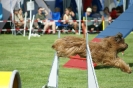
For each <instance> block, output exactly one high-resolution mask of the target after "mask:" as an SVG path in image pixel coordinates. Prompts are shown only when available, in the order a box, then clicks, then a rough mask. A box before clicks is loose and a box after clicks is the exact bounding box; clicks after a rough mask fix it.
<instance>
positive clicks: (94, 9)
mask: <svg viewBox="0 0 133 88" xmlns="http://www.w3.org/2000/svg"><path fill="white" fill-rule="evenodd" d="M90 16H91V17H93V18H97V19H101V14H100V13H99V11H98V10H97V6H96V5H93V6H92V13H91V15H90Z"/></svg>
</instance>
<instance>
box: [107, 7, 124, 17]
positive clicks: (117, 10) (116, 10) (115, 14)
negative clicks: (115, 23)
mask: <svg viewBox="0 0 133 88" xmlns="http://www.w3.org/2000/svg"><path fill="white" fill-rule="evenodd" d="M120 14H121V11H120V7H117V8H112V11H111V13H110V16H111V17H112V19H116V18H117V17H118V16H119V15H120Z"/></svg>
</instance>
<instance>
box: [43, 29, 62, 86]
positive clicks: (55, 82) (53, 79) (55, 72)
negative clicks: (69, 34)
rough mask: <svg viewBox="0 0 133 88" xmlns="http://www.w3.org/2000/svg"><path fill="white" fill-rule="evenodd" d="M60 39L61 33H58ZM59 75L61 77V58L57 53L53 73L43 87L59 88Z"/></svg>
mask: <svg viewBox="0 0 133 88" xmlns="http://www.w3.org/2000/svg"><path fill="white" fill-rule="evenodd" d="M58 38H60V31H58ZM58 75H59V57H58V56H57V53H56V52H55V56H54V60H53V64H52V68H51V72H50V74H49V78H48V83H47V84H46V85H44V86H42V88H58Z"/></svg>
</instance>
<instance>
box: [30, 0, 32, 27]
mask: <svg viewBox="0 0 133 88" xmlns="http://www.w3.org/2000/svg"><path fill="white" fill-rule="evenodd" d="M30 2H32V0H30ZM31 19H32V10H30V25H31Z"/></svg>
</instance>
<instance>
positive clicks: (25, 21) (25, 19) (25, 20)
mask: <svg viewBox="0 0 133 88" xmlns="http://www.w3.org/2000/svg"><path fill="white" fill-rule="evenodd" d="M26 23H27V12H26V13H25V18H24V34H23V36H24V37H25V30H26V25H27V24H26Z"/></svg>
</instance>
